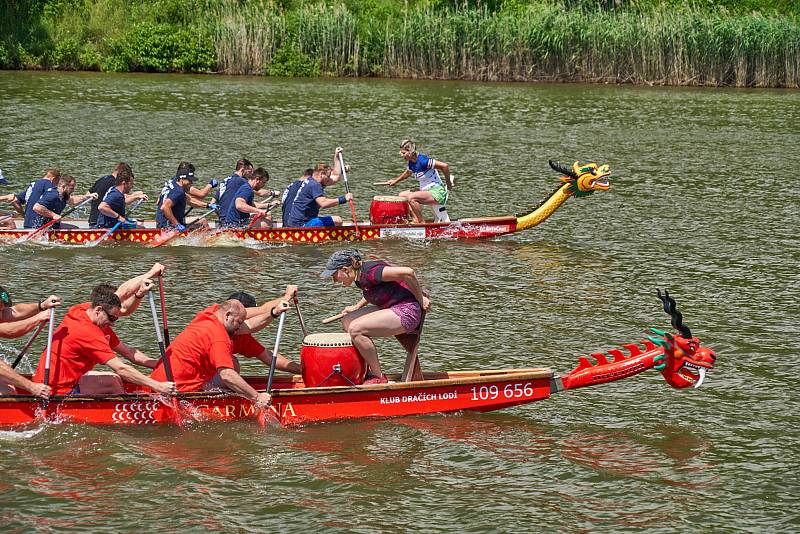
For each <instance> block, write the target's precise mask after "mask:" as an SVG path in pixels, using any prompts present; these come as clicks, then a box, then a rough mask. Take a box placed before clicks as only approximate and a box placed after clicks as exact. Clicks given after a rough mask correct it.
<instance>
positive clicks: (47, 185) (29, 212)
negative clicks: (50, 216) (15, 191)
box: [23, 178, 56, 228]
mask: <svg viewBox="0 0 800 534" xmlns="http://www.w3.org/2000/svg"><path fill="white" fill-rule="evenodd" d="M50 189H56V187H55V186H54V185H53V182H51V181H50V180H48V179H47V178H41V179H39V180H36V181H35V182H34V183H33V187H31V188H29V189H28V190H27V191H26V193H25V220H24V221H23V226H24V227H25V228H38V227H39V226H41V225H42V224H44V223H41V222H40V223H39V225H38V226H37V225H36V222H37V221H38V220H39V219H44V217H41V216H39V215H37V214H36V212H35V211H33V207H34V206H35V205H36V203H37V202H39V199H40V198H41V197H42V195H43V194H44V193H45V192H46V191H49V190H50Z"/></svg>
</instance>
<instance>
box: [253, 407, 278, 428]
mask: <svg viewBox="0 0 800 534" xmlns="http://www.w3.org/2000/svg"><path fill="white" fill-rule="evenodd" d="M258 426H260V427H261V428H267V427H268V426H269V427H271V428H278V427H280V426H281V422H280V420H279V419H278V416H277V414H276V413H275V412H274V411H272V409H271V408H270V407H266V408H261V409H260V410H258Z"/></svg>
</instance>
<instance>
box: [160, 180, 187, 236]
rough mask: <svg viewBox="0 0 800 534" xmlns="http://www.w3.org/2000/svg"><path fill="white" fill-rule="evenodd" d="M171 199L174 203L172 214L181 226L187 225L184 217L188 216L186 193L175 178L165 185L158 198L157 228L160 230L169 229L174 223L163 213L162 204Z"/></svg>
mask: <svg viewBox="0 0 800 534" xmlns="http://www.w3.org/2000/svg"><path fill="white" fill-rule="evenodd" d="M166 199H170V200H171V201H172V214H173V215H174V216H175V219H177V220H178V222H179V223H180V224H186V223H185V221H184V217H185V215H186V192H185V191H184V190H183V188H182V187H181V186H180V185H178V182H177V180H175V179H174V178H173V179H172V180H170V181H169V182H167V183H165V184H164V188H163V189H162V190H161V194H160V195H159V196H158V203H157V206H158V210H156V226H158V227H159V228H169V227H171V226H172V223H171V222H170V221H169V219H167V218H166V216H164V213H163V212H162V211H161V204H163V203H164V200H166Z"/></svg>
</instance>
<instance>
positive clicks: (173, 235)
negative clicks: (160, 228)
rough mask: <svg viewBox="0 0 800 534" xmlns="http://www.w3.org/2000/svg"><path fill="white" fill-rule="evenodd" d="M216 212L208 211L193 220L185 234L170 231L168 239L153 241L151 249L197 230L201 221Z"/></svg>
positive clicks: (215, 209)
mask: <svg viewBox="0 0 800 534" xmlns="http://www.w3.org/2000/svg"><path fill="white" fill-rule="evenodd" d="M215 211H217V208H214V209H213V210H208V211H207V212H205V213H204V214H202V215H201V216H199V217H198V218H197V219H195V220H193V221H192V222H191V224H188V225H187V226H186V229H185V230H184V231H183V232H178V231H177V230H170V231H169V232H168V234H167V237H165V238H164V239H162V240H161V241H155V240H154V241H152V242H151V243H150V246H151V247H160V246H162V245H166V244H167V243H169V242H170V241H172V240H173V239H175V238H176V237H178V236H179V235H181V234H183V233H184V232H190V231H191V230H193V229H194V228H196V227H197V225H199V224H200V221H202V220H204V219H205V218H206V217H208V216H209V215H211V214H212V213H214V212H215ZM187 213H188V212H187Z"/></svg>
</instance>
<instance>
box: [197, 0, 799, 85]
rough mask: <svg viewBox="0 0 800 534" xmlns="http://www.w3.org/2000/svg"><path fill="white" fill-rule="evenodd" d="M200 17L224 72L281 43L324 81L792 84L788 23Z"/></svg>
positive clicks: (589, 17)
mask: <svg viewBox="0 0 800 534" xmlns="http://www.w3.org/2000/svg"><path fill="white" fill-rule="evenodd" d="M209 15H210V16H208V17H206V18H205V20H206V21H208V24H209V25H210V33H211V35H212V36H213V40H214V44H215V46H216V50H217V66H218V69H219V70H220V71H222V72H227V73H237V74H239V73H242V74H244V73H248V74H252V73H263V72H264V71H265V69H266V67H267V66H268V65H269V64H270V62H271V61H272V59H273V57H274V55H275V54H276V52H277V51H278V50H280V49H281V48H282V47H285V46H290V47H293V48H295V49H297V50H298V51H299V52H300V53H302V54H305V55H307V56H308V57H310V58H313V59H314V60H316V61H318V62H319V64H320V67H321V72H322V73H323V74H324V75H330V76H373V75H379V76H388V77H402V78H437V79H461V80H489V81H507V80H513V81H534V80H551V81H589V82H607V83H637V84H653V85H715V86H736V87H800V25H799V24H798V21H797V20H795V19H791V18H780V17H764V16H760V15H755V14H752V15H738V16H737V15H723V14H710V13H705V12H693V11H685V10H684V11H676V10H671V9H667V8H655V9H654V10H650V11H644V12H634V11H606V10H585V9H576V10H566V11H565V10H563V8H562V7H560V6H558V5H554V4H539V5H532V6H528V7H525V8H523V9H518V10H514V11H501V12H499V13H494V12H490V11H488V10H487V9H479V8H463V9H449V10H442V9H441V8H438V9H434V8H433V7H430V6H421V7H413V8H409V9H406V10H404V11H403V12H402V13H400V14H395V15H389V16H388V17H387V18H386V19H385V20H377V21H376V20H363V19H361V18H360V17H359V15H358V14H355V13H352V12H350V11H349V10H348V9H347V8H346V7H345V6H343V5H338V6H337V5H334V6H325V5H309V6H305V7H302V8H298V9H295V10H292V11H286V12H284V11H282V10H281V9H280V8H278V7H276V5H275V4H273V3H271V2H268V1H259V2H248V3H245V4H242V3H240V2H239V1H237V0H221V1H220V2H218V3H216V4H215V7H214V8H213V9H212V10H211V13H210V14H209Z"/></svg>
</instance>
